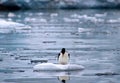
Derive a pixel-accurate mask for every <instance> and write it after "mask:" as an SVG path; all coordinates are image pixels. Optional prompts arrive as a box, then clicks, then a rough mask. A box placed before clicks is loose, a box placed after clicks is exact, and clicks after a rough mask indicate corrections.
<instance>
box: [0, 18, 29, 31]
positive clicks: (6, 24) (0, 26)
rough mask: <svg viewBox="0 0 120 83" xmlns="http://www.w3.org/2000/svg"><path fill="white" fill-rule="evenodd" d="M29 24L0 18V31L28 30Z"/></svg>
mask: <svg viewBox="0 0 120 83" xmlns="http://www.w3.org/2000/svg"><path fill="white" fill-rule="evenodd" d="M30 29H31V26H29V25H25V24H21V23H17V22H12V21H6V20H3V19H0V33H16V32H17V33H19V32H24V31H29V30H30Z"/></svg>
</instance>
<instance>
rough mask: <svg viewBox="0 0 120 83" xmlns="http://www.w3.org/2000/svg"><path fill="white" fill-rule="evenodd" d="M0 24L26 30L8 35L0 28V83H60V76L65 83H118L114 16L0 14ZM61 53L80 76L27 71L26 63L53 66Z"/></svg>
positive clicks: (118, 25) (118, 20)
mask: <svg viewBox="0 0 120 83" xmlns="http://www.w3.org/2000/svg"><path fill="white" fill-rule="evenodd" d="M0 18H1V19H4V20H9V21H13V22H18V23H23V24H25V25H29V26H31V29H30V30H15V32H14V31H12V32H9V33H6V32H5V31H6V30H4V29H1V27H0V30H3V32H4V33H0V83H60V81H59V80H58V78H59V77H61V76H66V78H69V79H67V81H66V82H67V83H119V82H120V66H119V64H120V62H119V61H120V43H119V41H120V37H119V36H120V11H119V10H41V11H18V12H0ZM13 27H15V26H13ZM15 28H17V27H15ZM9 29H10V28H9V27H8V30H9ZM63 47H64V48H66V49H67V51H68V52H69V53H70V54H71V60H70V63H75V64H81V65H83V66H84V67H85V69H84V70H83V71H76V72H34V71H33V66H34V65H35V64H36V63H31V62H30V61H31V59H38V58H42V59H43V58H44V59H48V62H52V63H57V59H56V58H57V54H58V53H59V52H60V50H61V48H63Z"/></svg>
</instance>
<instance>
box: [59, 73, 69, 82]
mask: <svg viewBox="0 0 120 83" xmlns="http://www.w3.org/2000/svg"><path fill="white" fill-rule="evenodd" d="M69 75H70V73H67V74H65V75H61V76H58V80H59V81H60V82H61V83H66V81H67V80H70V76H69Z"/></svg>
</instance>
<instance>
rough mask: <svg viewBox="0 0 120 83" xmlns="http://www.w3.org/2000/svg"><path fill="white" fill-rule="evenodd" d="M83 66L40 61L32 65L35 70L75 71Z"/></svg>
mask: <svg viewBox="0 0 120 83" xmlns="http://www.w3.org/2000/svg"><path fill="white" fill-rule="evenodd" d="M83 69H84V67H83V66H82V65H77V64H67V65H61V64H53V63H41V64H37V65H35V66H34V67H33V70H35V71H77V70H83Z"/></svg>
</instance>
